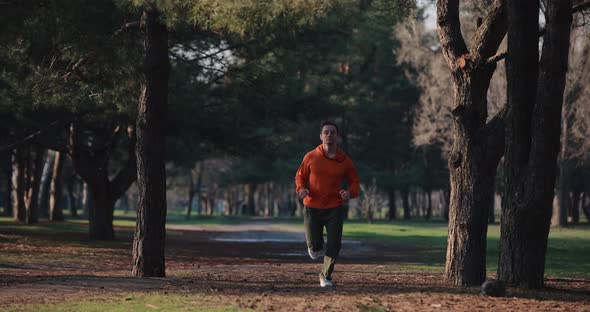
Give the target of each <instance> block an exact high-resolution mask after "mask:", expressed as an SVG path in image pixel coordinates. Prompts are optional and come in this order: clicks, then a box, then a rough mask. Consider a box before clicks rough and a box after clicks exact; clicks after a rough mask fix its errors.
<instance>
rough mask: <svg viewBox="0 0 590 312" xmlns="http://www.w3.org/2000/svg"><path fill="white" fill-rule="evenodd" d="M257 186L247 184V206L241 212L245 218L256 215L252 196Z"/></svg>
mask: <svg viewBox="0 0 590 312" xmlns="http://www.w3.org/2000/svg"><path fill="white" fill-rule="evenodd" d="M257 186H258V185H257V184H256V183H250V184H247V196H248V199H247V204H246V206H245V208H246V209H245V210H244V211H243V212H242V213H243V214H244V215H247V216H254V215H255V214H256V207H255V206H256V204H255V200H254V194H255V193H256V188H257Z"/></svg>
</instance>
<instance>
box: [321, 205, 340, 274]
mask: <svg viewBox="0 0 590 312" xmlns="http://www.w3.org/2000/svg"><path fill="white" fill-rule="evenodd" d="M329 210H330V212H329V214H328V216H327V217H328V220H327V223H326V232H327V236H328V241H327V243H326V244H327V246H328V248H327V250H326V255H325V256H324V267H323V269H322V273H320V275H321V276H320V277H324V278H325V279H327V280H331V279H332V272H333V271H334V263H336V259H337V258H338V254H339V253H340V246H341V245H342V225H343V219H344V207H342V206H340V207H338V208H334V209H329Z"/></svg>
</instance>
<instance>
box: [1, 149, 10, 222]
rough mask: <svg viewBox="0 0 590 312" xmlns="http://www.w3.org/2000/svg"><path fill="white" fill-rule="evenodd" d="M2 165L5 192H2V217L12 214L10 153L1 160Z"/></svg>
mask: <svg viewBox="0 0 590 312" xmlns="http://www.w3.org/2000/svg"><path fill="white" fill-rule="evenodd" d="M2 166H3V167H4V185H6V188H5V190H4V191H5V193H4V194H2V196H3V197H4V211H3V213H2V215H3V216H4V217H11V216H12V209H13V208H12V207H13V206H12V205H13V204H12V155H11V154H10V153H7V155H6V158H5V159H3V161H2Z"/></svg>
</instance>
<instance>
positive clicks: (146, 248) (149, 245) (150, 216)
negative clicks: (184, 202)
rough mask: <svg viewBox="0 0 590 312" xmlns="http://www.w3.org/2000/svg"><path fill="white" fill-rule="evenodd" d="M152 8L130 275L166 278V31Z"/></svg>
mask: <svg viewBox="0 0 590 312" xmlns="http://www.w3.org/2000/svg"><path fill="white" fill-rule="evenodd" d="M159 17H160V13H159V12H158V10H157V9H156V7H155V5H154V4H152V3H146V4H145V5H144V10H143V16H142V20H141V28H142V30H143V32H144V33H145V41H144V45H145V63H144V73H145V77H144V80H143V81H142V90H141V97H140V99H139V108H138V115H137V147H136V156H137V186H138V189H139V202H138V208H137V225H136V228H135V238H134V240H133V270H132V272H131V274H132V275H133V276H139V277H143V276H160V277H163V276H166V266H165V253H164V246H165V239H166V169H165V167H164V140H165V138H164V121H165V112H166V107H167V103H168V79H169V73H170V62H169V60H168V30H167V29H166V26H165V25H164V24H162V22H161V21H160V20H159Z"/></svg>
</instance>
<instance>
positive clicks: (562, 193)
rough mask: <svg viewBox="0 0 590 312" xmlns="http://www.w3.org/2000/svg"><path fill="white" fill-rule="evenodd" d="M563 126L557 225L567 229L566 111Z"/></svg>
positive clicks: (568, 178) (563, 114) (558, 180)
mask: <svg viewBox="0 0 590 312" xmlns="http://www.w3.org/2000/svg"><path fill="white" fill-rule="evenodd" d="M561 114H562V118H563V124H562V125H561V137H562V142H563V144H561V150H560V153H559V178H558V179H557V202H558V205H557V207H558V208H557V224H558V225H559V226H560V227H567V211H568V206H569V201H568V200H567V199H568V198H567V194H569V183H568V181H569V180H570V176H569V174H568V171H569V170H568V162H567V155H566V151H567V137H568V128H569V127H568V118H564V117H565V109H563V111H562V113H561Z"/></svg>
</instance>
